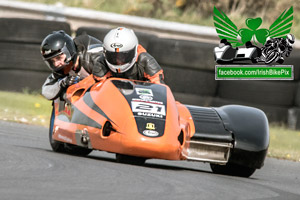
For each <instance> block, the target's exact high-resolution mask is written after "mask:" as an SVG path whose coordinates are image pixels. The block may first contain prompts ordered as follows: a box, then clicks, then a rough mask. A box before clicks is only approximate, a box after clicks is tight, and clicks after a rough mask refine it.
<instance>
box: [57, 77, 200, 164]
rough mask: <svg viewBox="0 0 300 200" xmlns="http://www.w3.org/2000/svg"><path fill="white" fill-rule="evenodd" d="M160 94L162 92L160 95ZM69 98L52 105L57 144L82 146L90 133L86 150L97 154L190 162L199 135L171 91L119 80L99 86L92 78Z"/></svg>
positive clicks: (75, 88)
mask: <svg viewBox="0 0 300 200" xmlns="http://www.w3.org/2000/svg"><path fill="white" fill-rule="evenodd" d="M118 84H119V85H121V86H120V87H119V86H118ZM123 85H124V86H123ZM131 86H132V88H131ZM122 87H124V88H122ZM128 87H129V89H128ZM136 88H141V89H140V90H138V89H136ZM148 88H150V89H148ZM160 89H162V91H164V92H163V93H160ZM149 91H151V92H152V91H153V94H152V96H151V94H150V93H148V94H146V93H145V92H149ZM143 92H144V93H145V94H143ZM138 93H141V94H138ZM160 94H162V97H160ZM66 96H67V100H66V101H61V100H55V103H54V105H55V122H54V128H53V139H54V140H57V141H61V142H65V143H71V144H74V145H79V146H84V144H82V143H81V140H80V138H81V136H82V135H83V134H88V137H89V144H88V146H86V147H89V148H92V149H95V150H101V151H107V152H112V153H119V154H125V155H131V156H139V157H145V158H160V159H167V160H183V159H186V157H185V156H184V155H187V152H186V151H187V148H188V146H187V144H188V142H187V141H189V140H190V138H191V137H192V136H193V134H194V133H195V126H194V123H193V120H192V117H191V114H190V112H189V110H188V109H187V108H186V107H185V106H184V105H183V104H180V103H179V102H176V101H175V99H174V97H173V94H172V92H171V90H170V89H169V87H168V86H166V85H164V84H150V83H146V82H142V81H132V80H126V79H120V78H110V79H106V80H104V81H102V82H95V81H94V79H93V77H92V76H89V77H87V78H86V79H84V80H82V81H81V82H79V83H77V84H75V85H72V86H70V87H69V88H68V90H67V93H66ZM163 96H165V97H163ZM164 98H165V100H162V101H160V100H157V99H164ZM164 101H165V102H164ZM142 109H144V110H145V112H142ZM146 115H147V116H146ZM148 115H150V117H149V116H148ZM107 122H109V123H110V124H111V126H112V128H111V129H110V131H109V134H107V133H106V131H105V130H104V129H105V128H104V127H105V124H106V123H107ZM140 122H141V123H142V125H141V124H139V123H140ZM145 124H146V125H145ZM161 124H163V125H161ZM158 128H160V129H158ZM143 129H144V130H143ZM144 133H145V134H144ZM147 134H148V135H147ZM151 134H154V135H151ZM157 134H159V135H157Z"/></svg>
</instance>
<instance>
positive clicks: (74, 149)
mask: <svg viewBox="0 0 300 200" xmlns="http://www.w3.org/2000/svg"><path fill="white" fill-rule="evenodd" d="M54 120H55V108H54V107H53V109H52V114H51V118H50V128H49V142H50V145H51V147H52V149H53V151H54V152H59V153H69V154H73V155H78V156H86V155H88V154H89V153H91V152H92V151H93V150H92V149H87V148H84V147H80V146H76V145H73V144H67V143H63V142H60V141H56V140H54V139H53V138H52V136H53V127H54Z"/></svg>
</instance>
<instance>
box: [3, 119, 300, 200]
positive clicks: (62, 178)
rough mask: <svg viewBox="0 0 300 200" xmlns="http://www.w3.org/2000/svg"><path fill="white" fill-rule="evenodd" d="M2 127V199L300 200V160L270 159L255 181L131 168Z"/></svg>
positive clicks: (202, 171) (20, 127) (167, 164)
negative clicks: (57, 148) (53, 146)
mask: <svg viewBox="0 0 300 200" xmlns="http://www.w3.org/2000/svg"><path fill="white" fill-rule="evenodd" d="M0 128H1V129H0V144H1V145H0V199H1V200H6V199H13V200H16V199H18V200H23V199H30V200H34V199H43V200H48V199H64V200H67V199H72V200H76V199H85V200H87V199H128V200H132V199H138V200H139V199H149V200H150V199H151V200H154V199H156V200H160V199H166V200H170V199H172V200H174V199H181V200H182V199H186V200H190V199H197V200H198V199H230V200H233V199H238V200H240V199H260V200H262V199H263V200H267V199H268V200H269V199H272V200H273V199H274V200H289V199H293V200H296V199H297V200H299V199H300V163H299V162H298V163H297V162H291V161H283V160H276V159H267V160H266V163H265V166H264V167H263V168H262V169H260V170H257V171H256V172H255V173H254V175H252V176H251V178H239V177H231V176H223V175H217V174H213V173H211V171H210V168H209V165H208V164H204V163H197V162H186V161H165V160H148V161H147V162H146V164H145V166H132V165H126V164H119V163H116V162H115V159H114V154H111V153H106V152H99V151H94V152H93V153H91V154H90V155H89V156H88V157H78V156H71V155H67V154H59V153H54V152H52V150H51V147H50V145H49V143H48V130H47V129H46V128H44V127H39V126H29V125H24V124H17V123H9V122H4V121H0Z"/></svg>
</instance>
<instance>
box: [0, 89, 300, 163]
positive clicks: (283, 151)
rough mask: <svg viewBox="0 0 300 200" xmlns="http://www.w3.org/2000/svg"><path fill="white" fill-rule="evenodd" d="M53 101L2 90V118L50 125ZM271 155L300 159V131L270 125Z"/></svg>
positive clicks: (0, 115) (0, 100)
mask: <svg viewBox="0 0 300 200" xmlns="http://www.w3.org/2000/svg"><path fill="white" fill-rule="evenodd" d="M51 109H52V106H51V101H48V100H46V99H45V98H44V97H42V96H41V95H39V94H28V93H15V92H4V91H0V120H6V121H16V122H21V123H27V124H35V125H42V126H45V127H48V124H49V120H50V113H51ZM268 156H269V157H274V158H281V159H288V160H294V161H300V131H294V130H289V129H287V128H286V127H284V126H282V125H271V126H270V146H269V152H268Z"/></svg>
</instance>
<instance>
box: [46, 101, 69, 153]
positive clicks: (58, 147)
mask: <svg viewBox="0 0 300 200" xmlns="http://www.w3.org/2000/svg"><path fill="white" fill-rule="evenodd" d="M54 120H55V108H54V107H53V108H52V113H51V118H50V127H49V142H50V145H51V148H52V149H53V151H55V152H60V153H66V149H65V143H63V142H59V141H56V140H53V138H52V136H53V126H54Z"/></svg>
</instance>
